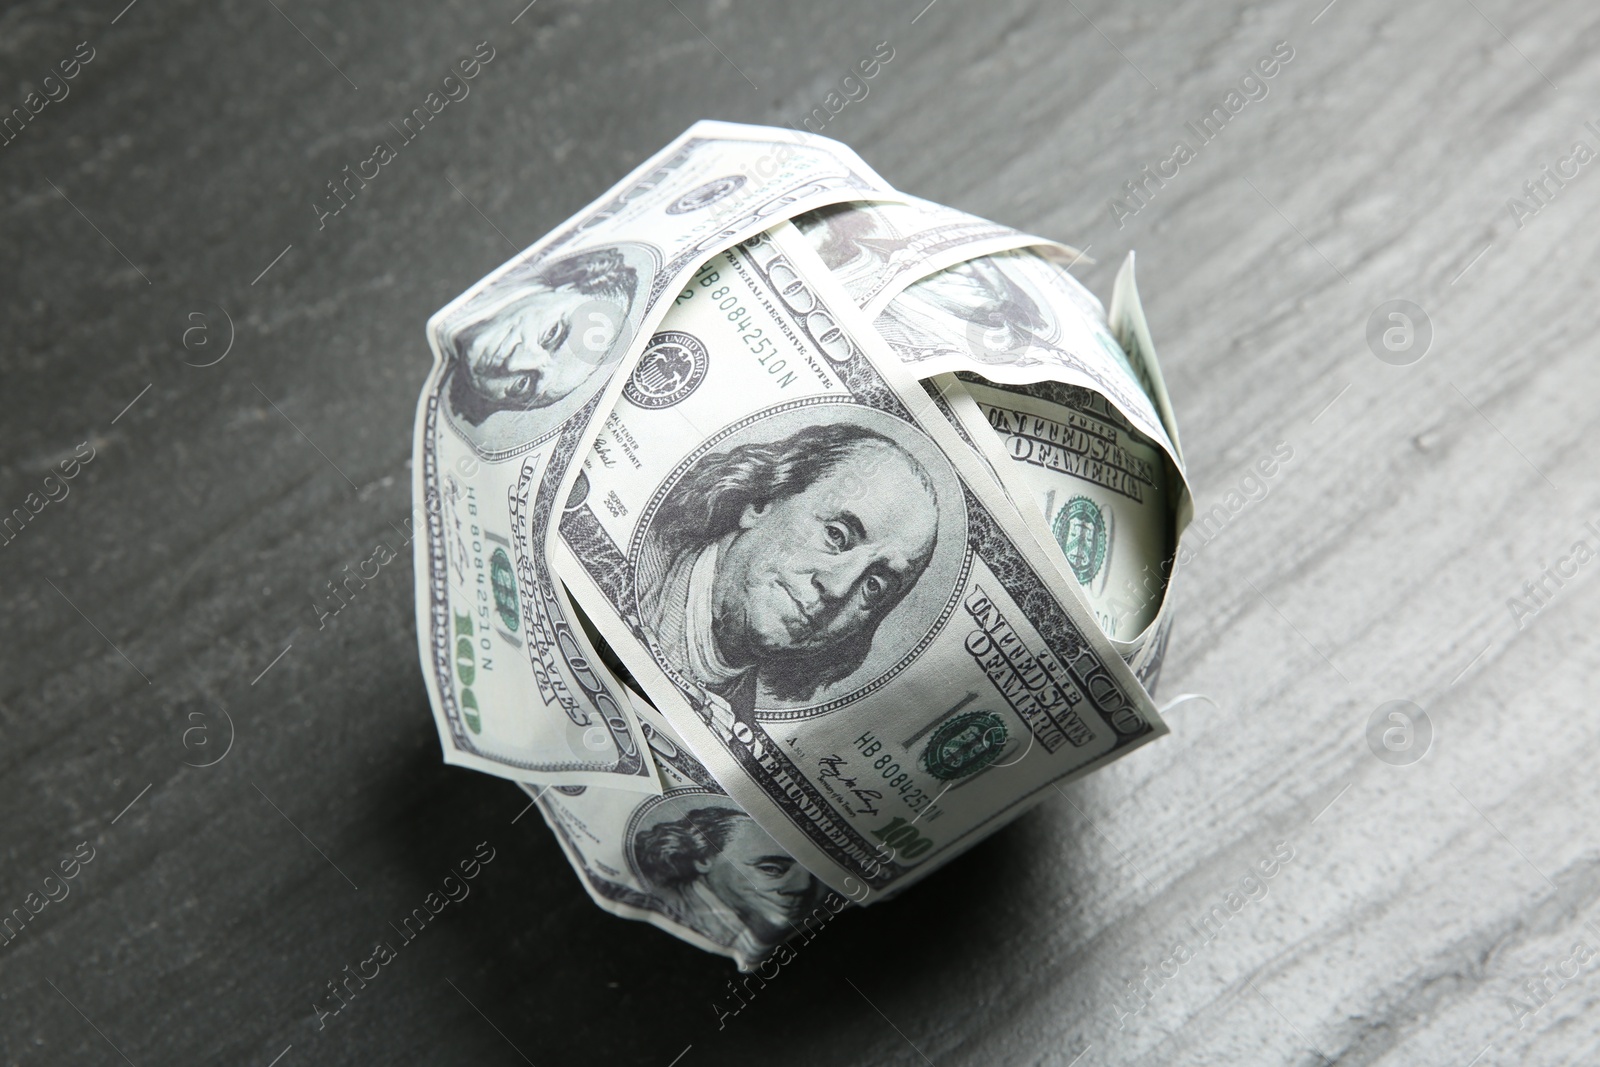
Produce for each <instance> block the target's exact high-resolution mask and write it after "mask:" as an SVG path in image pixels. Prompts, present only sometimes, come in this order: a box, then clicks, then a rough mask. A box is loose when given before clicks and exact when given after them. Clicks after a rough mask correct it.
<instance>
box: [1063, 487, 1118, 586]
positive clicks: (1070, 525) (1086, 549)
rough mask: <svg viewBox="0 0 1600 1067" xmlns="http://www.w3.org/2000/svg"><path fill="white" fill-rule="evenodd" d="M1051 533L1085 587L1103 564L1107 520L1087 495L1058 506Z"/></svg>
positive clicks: (1097, 505) (1079, 582) (1080, 583)
mask: <svg viewBox="0 0 1600 1067" xmlns="http://www.w3.org/2000/svg"><path fill="white" fill-rule="evenodd" d="M1050 532H1051V533H1053V534H1055V536H1056V544H1058V545H1060V546H1061V552H1062V554H1063V555H1064V556H1066V557H1067V564H1068V566H1070V567H1071V568H1072V573H1073V574H1075V575H1077V578H1078V584H1079V585H1088V584H1089V583H1090V582H1092V581H1094V578H1095V575H1097V574H1099V573H1100V567H1101V566H1102V565H1103V564H1104V563H1105V561H1106V517H1105V516H1104V515H1103V514H1101V512H1100V505H1099V504H1096V503H1095V502H1094V501H1093V500H1090V499H1089V498H1088V497H1086V496H1075V497H1073V498H1071V499H1070V500H1068V501H1067V502H1066V503H1065V504H1063V505H1061V510H1060V511H1058V512H1056V517H1055V521H1054V522H1052V523H1051V524H1050Z"/></svg>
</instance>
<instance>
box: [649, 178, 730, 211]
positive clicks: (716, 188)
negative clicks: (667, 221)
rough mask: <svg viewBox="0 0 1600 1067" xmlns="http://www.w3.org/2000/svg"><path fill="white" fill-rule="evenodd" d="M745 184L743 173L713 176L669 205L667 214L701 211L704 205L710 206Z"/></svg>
mask: <svg viewBox="0 0 1600 1067" xmlns="http://www.w3.org/2000/svg"><path fill="white" fill-rule="evenodd" d="M743 184H744V175H743V174H729V175H727V176H726V177H723V178H713V179H711V180H710V181H708V182H706V183H705V184H704V185H701V186H697V187H696V188H693V189H690V190H689V191H688V192H687V193H684V194H683V195H682V196H680V197H678V199H676V200H674V201H673V202H672V203H671V204H669V205H668V206H667V214H668V215H687V214H688V213H689V212H691V211H699V210H700V209H701V208H703V207H710V206H711V205H712V204H715V203H716V202H717V201H718V200H721V199H722V198H723V197H725V196H727V195H728V194H729V193H731V192H733V191H734V190H735V189H737V188H739V186H741V185H743Z"/></svg>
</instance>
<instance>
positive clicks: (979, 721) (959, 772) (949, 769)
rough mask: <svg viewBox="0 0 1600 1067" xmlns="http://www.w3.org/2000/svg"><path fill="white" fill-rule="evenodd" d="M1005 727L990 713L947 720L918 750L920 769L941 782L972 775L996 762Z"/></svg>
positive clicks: (1003, 740) (1004, 743)
mask: <svg viewBox="0 0 1600 1067" xmlns="http://www.w3.org/2000/svg"><path fill="white" fill-rule="evenodd" d="M1005 747H1006V724H1005V723H1004V722H1001V721H1000V716H998V715H996V714H995V713H994V712H992V711H968V712H965V713H963V714H961V715H957V716H955V717H954V718H952V719H947V720H945V721H944V722H943V723H941V724H940V726H939V728H938V729H937V730H935V731H934V732H933V736H932V737H931V738H929V739H928V747H927V748H925V749H923V750H922V766H923V769H924V770H926V771H927V772H928V773H929V774H931V775H933V776H934V777H935V778H937V779H939V780H940V781H941V782H949V781H954V780H955V779H957V778H965V777H966V776H967V775H969V774H976V773H977V772H978V771H981V770H983V769H984V768H985V767H987V766H989V764H991V763H993V762H994V761H995V760H997V759H999V758H1000V753H1002V752H1004V751H1005Z"/></svg>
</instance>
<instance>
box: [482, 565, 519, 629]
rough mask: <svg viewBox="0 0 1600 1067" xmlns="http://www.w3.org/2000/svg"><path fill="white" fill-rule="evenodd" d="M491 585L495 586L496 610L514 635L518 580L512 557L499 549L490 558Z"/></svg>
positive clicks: (516, 615)
mask: <svg viewBox="0 0 1600 1067" xmlns="http://www.w3.org/2000/svg"><path fill="white" fill-rule="evenodd" d="M489 584H490V585H492V586H494V610H495V611H496V612H497V613H499V615H500V621H501V622H502V623H504V624H505V628H506V629H507V630H510V631H511V632H512V633H516V632H517V623H518V621H519V618H518V614H517V579H516V575H514V574H513V573H512V572H511V557H510V556H507V555H506V550H505V549H503V548H497V549H495V550H494V555H492V556H490V557H489Z"/></svg>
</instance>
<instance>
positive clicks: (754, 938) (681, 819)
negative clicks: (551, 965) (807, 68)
mask: <svg viewBox="0 0 1600 1067" xmlns="http://www.w3.org/2000/svg"><path fill="white" fill-rule="evenodd" d="M627 692H628V695H629V696H630V697H632V698H633V709H634V712H635V714H636V715H638V717H639V721H640V726H641V727H642V729H643V732H644V737H645V740H646V742H647V744H648V748H649V752H650V755H651V757H652V759H653V760H654V762H655V764H656V766H657V768H658V769H659V772H660V776H661V784H662V792H661V794H660V795H654V796H652V795H646V794H642V793H638V792H634V791H632V790H625V789H611V788H607V787H605V786H581V785H579V786H573V785H563V786H550V785H542V784H534V783H529V782H524V783H522V788H523V789H524V790H526V791H527V793H528V794H529V796H531V797H532V798H533V799H534V801H535V802H536V803H537V804H538V806H539V810H540V812H541V813H542V814H543V815H544V818H545V822H546V823H548V824H549V825H550V829H551V830H552V831H554V833H555V835H556V840H558V841H559V842H560V843H561V848H562V851H563V852H565V853H566V856H567V859H568V861H569V862H570V863H571V864H572V868H573V870H575V871H577V872H578V877H579V878H580V879H582V881H583V884H584V888H585V889H587V890H588V891H589V895H590V897H592V898H593V899H594V902H595V903H596V904H598V905H600V906H601V907H602V908H604V909H605V910H606V911H609V912H611V913H612V914H613V915H620V916H622V917H623V918H629V919H642V920H644V921H646V922H649V923H651V924H652V925H654V926H657V927H659V928H661V929H663V930H665V931H667V932H668V933H670V934H673V935H674V936H676V937H679V938H682V939H683V940H685V941H688V942H689V943H690V944H693V945H697V946H699V947H700V948H703V949H706V950H708V951H711V952H716V953H720V954H722V955H724V956H728V957H731V958H732V959H733V960H734V961H735V962H737V963H738V964H739V967H740V968H741V969H742V970H749V969H751V968H752V967H754V966H755V965H756V964H757V963H759V962H760V961H761V960H762V959H763V958H765V957H766V956H767V955H768V954H769V953H771V952H772V950H773V949H774V948H776V947H777V946H778V945H779V944H781V943H783V942H784V941H787V940H788V939H789V938H791V937H793V936H795V935H796V934H801V933H808V932H814V931H815V930H817V929H819V928H820V927H821V926H823V925H825V924H826V923H827V922H828V920H829V919H831V918H832V916H833V915H835V914H837V913H838V912H840V911H842V910H843V909H844V908H846V907H848V906H849V901H848V900H846V899H845V898H844V897H842V896H840V895H839V894H837V893H833V892H831V891H830V890H829V889H828V888H827V887H826V886H824V885H823V884H822V883H821V882H820V881H818V880H817V878H816V877H815V876H814V875H812V874H811V873H810V872H809V871H807V870H806V869H805V868H804V867H802V866H801V865H800V864H799V863H798V862H797V861H796V860H795V858H794V857H793V856H791V855H789V854H788V853H787V852H785V851H784V850H783V849H782V848H781V847H780V846H779V845H778V843H777V842H775V841H774V840H773V839H772V838H771V837H770V836H768V835H767V833H766V831H764V830H762V829H761V827H760V826H758V825H757V824H756V822H755V820H754V819H752V818H751V817H750V816H749V815H748V814H747V813H746V812H745V811H744V810H743V809H742V808H740V807H739V806H738V805H737V804H735V803H734V802H733V801H732V800H731V799H729V797H728V795H727V793H726V792H724V791H723V789H722V787H721V786H720V785H718V784H717V781H716V779H715V778H713V777H712V776H711V773H710V772H709V771H707V770H706V768H705V767H704V766H703V765H702V764H701V763H700V761H699V760H697V759H695V758H694V756H693V755H692V754H691V753H690V751H689V748H688V746H687V745H685V744H684V743H683V741H682V740H681V739H680V738H679V737H678V736H677V734H675V733H674V732H673V730H672V728H671V727H670V726H669V725H668V724H667V722H666V719H665V718H664V717H662V716H661V715H660V713H659V712H657V711H656V710H655V709H654V708H652V707H651V706H650V705H649V704H648V703H647V702H646V701H645V700H644V699H643V698H642V697H639V696H638V695H637V694H634V693H633V692H632V691H631V690H629V691H627Z"/></svg>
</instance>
